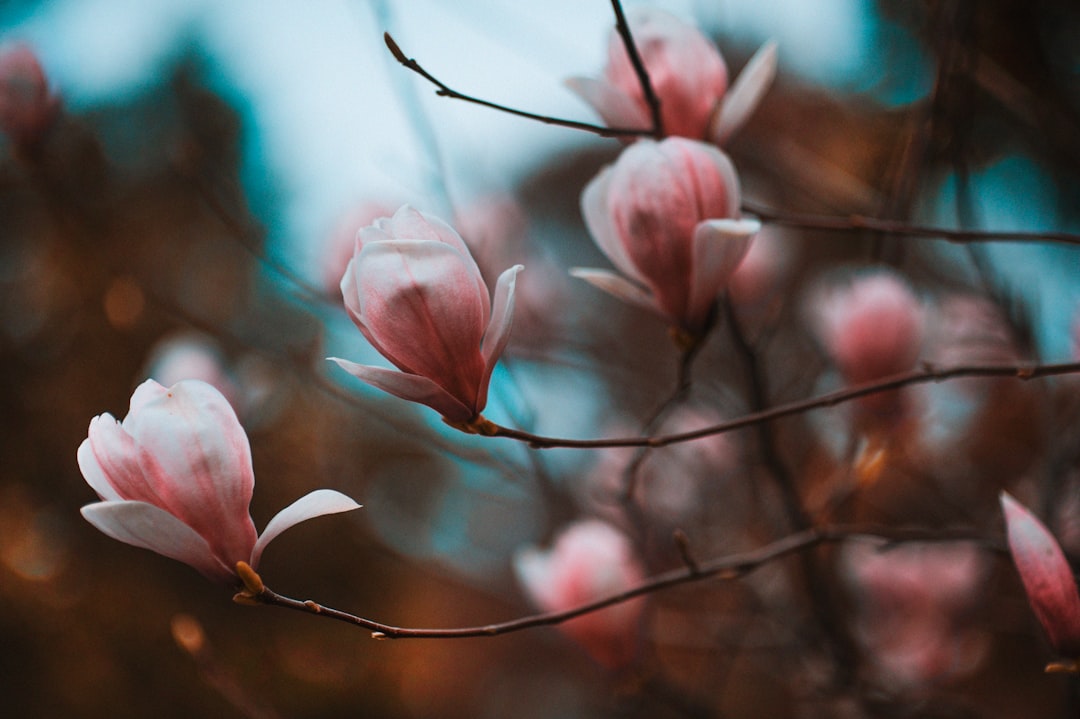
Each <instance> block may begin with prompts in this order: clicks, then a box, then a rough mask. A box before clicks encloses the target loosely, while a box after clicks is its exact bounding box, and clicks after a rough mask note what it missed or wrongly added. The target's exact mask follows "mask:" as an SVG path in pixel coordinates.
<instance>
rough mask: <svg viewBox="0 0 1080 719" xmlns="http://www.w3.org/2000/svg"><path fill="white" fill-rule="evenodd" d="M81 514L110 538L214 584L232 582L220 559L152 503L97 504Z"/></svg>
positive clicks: (208, 546) (231, 573) (85, 508)
mask: <svg viewBox="0 0 1080 719" xmlns="http://www.w3.org/2000/svg"><path fill="white" fill-rule="evenodd" d="M82 515H83V517H85V518H86V521H88V522H90V524H92V525H94V526H95V527H97V528H98V529H99V530H101V531H102V532H104V533H105V534H107V535H108V536H110V537H112V538H113V539H116V540H119V541H121V542H124V543H125V544H130V545H132V546H135V547H142V548H143V549H149V550H151V551H154V552H157V553H158V554H160V555H162V556H165V557H169V558H170V559H176V560H179V561H181V562H184V563H185V564H188V565H191V566H192V567H194V568H195V569H197V570H199V572H201V573H202V574H203V575H205V576H206V577H209V578H210V579H213V580H215V581H220V582H226V583H229V582H231V581H232V580H233V577H234V574H233V571H232V570H231V569H230V568H229V567H228V566H226V565H225V563H224V561H223V560H222V559H221V558H218V557H215V556H214V553H213V551H212V550H211V549H210V545H209V544H207V542H206V540H205V539H203V538H202V537H201V536H199V534H198V533H197V532H196V531H195V530H194V529H192V528H191V527H189V526H187V525H186V524H184V523H183V522H181V521H180V520H179V519H177V518H176V517H174V516H172V515H171V514H169V513H168V512H166V511H165V510H163V509H160V508H158V507H155V506H154V505H152V504H147V503H146V502H98V503H97V504H90V505H87V506H85V507H83V508H82ZM240 559H243V557H238V558H237V561H239V560H240ZM227 561H232V558H229V559H228V560H227Z"/></svg>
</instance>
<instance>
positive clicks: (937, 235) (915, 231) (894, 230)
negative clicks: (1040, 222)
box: [742, 201, 1080, 245]
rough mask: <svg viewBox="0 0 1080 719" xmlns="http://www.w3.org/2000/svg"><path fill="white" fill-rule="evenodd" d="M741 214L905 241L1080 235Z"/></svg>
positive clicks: (1076, 239) (755, 207) (1077, 241)
mask: <svg viewBox="0 0 1080 719" xmlns="http://www.w3.org/2000/svg"><path fill="white" fill-rule="evenodd" d="M742 210H743V212H748V213H750V214H752V215H755V216H756V217H758V218H759V219H760V220H761V221H762V222H764V223H765V224H773V225H784V226H786V227H797V228H800V229H804V230H828V231H830V232H850V233H863V232H867V231H870V232H879V233H882V234H887V235H902V236H905V237H925V238H930V239H940V240H945V241H947V242H954V243H958V244H966V243H971V242H1055V243H1059V244H1065V245H1080V234H1077V233H1073V232H1020V231H1013V230H954V229H948V228H945V227H931V226H928V225H912V224H908V223H906V222H902V221H899V220H882V219H878V218H874V217H866V216H865V215H847V216H840V215H817V214H811V213H803V212H784V211H782V210H775V209H773V208H770V207H767V206H765V205H761V204H758V203H757V202H752V201H743V203H742Z"/></svg>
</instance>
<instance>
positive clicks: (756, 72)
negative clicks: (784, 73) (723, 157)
mask: <svg viewBox="0 0 1080 719" xmlns="http://www.w3.org/2000/svg"><path fill="white" fill-rule="evenodd" d="M775 77H776V42H774V41H772V40H770V41H769V42H767V43H765V44H764V45H762V46H761V47H760V48H759V49H758V51H757V52H755V53H754V56H753V57H752V58H750V61H749V62H747V63H746V67H744V68H743V71H742V72H741V73H739V77H738V78H737V79H736V80H735V84H734V85H732V86H731V89H730V90H728V92H727V94H726V95H725V96H724V99H723V101H722V102H721V105H720V111H719V112H718V113H716V117H715V118H714V119H713V124H712V130H711V132H710V135H711V139H712V141H713V142H714V143H716V144H717V145H723V144H724V143H726V142H727V141H728V140H729V139H730V138H731V137H732V135H734V134H735V133H736V132H738V131H739V129H740V128H741V127H742V126H743V125H744V124H746V121H747V120H748V119H749V117H750V115H752V114H753V112H754V110H756V109H757V106H758V104H759V103H760V102H761V98H762V97H763V96H764V95H765V93H766V92H767V91H768V89H769V87H771V86H772V83H773V79H774V78H775Z"/></svg>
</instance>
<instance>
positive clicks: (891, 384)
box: [476, 362, 1080, 449]
mask: <svg viewBox="0 0 1080 719" xmlns="http://www.w3.org/2000/svg"><path fill="white" fill-rule="evenodd" d="M1076 373H1080V362H1061V363H1057V364H1035V363H1014V364H987V365H958V366H954V367H934V366H933V365H931V364H924V365H923V368H922V369H921V370H914V371H911V372H904V373H902V374H898V375H893V376H892V377H886V378H885V379H883V380H877V381H874V382H866V383H863V384H859V385H855V386H853V387H849V388H847V389H842V390H837V391H836V392H830V393H828V394H823V395H819V396H817V397H810V398H808V399H804V400H799V401H797V402H789V403H787V404H782V405H779V406H777V407H772V408H770V409H766V410H762V411H760V412H751V413H749V414H746V415H743V416H742V417H739V418H738V419H734V420H731V421H729V422H723V423H721V424H714V425H710V426H708V427H702V428H701V429H696V430H692V431H690V432H680V433H678V434H665V435H656V436H651V437H618V438H612V439H567V438H560V437H546V436H543V435H535V434H529V433H528V432H521V431H518V430H515V429H511V428H509V427H500V426H499V425H496V424H494V423H491V422H487V421H486V420H482V422H483V423H482V424H481V425H479V426H478V427H477V429H476V431H477V433H478V434H484V435H486V436H490V437H508V438H510V439H516V440H519V441H522V442H527V443H528V444H529V445H530V446H532V447H535V448H538V449H548V448H551V447H569V448H576V449H598V448H602V447H666V446H667V445H669V444H676V443H678V442H689V441H691V440H695V439H700V438H702V437H709V436H711V435H714V434H723V433H724V432H732V431H734V430H737V429H742V428H743V427H751V426H753V425H756V424H760V423H762V422H769V421H772V420H774V419H779V418H781V417H788V416H791V415H796V414H802V413H804V412H809V411H811V410H815V409H821V408H823V407H833V406H836V405H839V404H843V403H845V402H850V401H852V400H855V399H858V398H859V397H866V396H868V395H873V394H878V393H879V392H887V391H889V390H893V389H899V388H901V387H906V386H908V385H916V384H927V383H929V382H944V381H947V380H952V379H959V378H961V377H1002V378H1008V377H1012V378H1014V379H1019V380H1031V379H1039V378H1042V377H1051V376H1056V375H1064V374H1076Z"/></svg>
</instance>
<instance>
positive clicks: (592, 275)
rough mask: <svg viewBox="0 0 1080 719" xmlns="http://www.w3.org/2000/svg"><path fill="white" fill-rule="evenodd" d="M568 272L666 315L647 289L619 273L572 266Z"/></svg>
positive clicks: (626, 300)
mask: <svg viewBox="0 0 1080 719" xmlns="http://www.w3.org/2000/svg"><path fill="white" fill-rule="evenodd" d="M570 274H571V275H573V276H574V277H577V278H578V279H581V280H585V281H586V282H588V283H589V284H590V285H592V286H593V287H597V288H599V289H601V290H603V291H604V292H607V293H608V294H610V295H614V296H615V297H618V298H619V299H620V300H623V301H624V302H629V303H630V304H632V305H636V306H638V307H641V308H643V309H646V310H648V311H650V312H652V313H654V314H660V315H662V316H664V317H666V316H667V315H664V313H663V312H662V311H661V310H660V308H659V307H657V305H656V300H655V299H654V298H653V296H652V295H651V294H649V293H648V291H646V290H644V289H642V288H641V287H639V286H637V285H635V284H634V283H633V282H631V281H630V280H628V279H626V278H625V277H623V276H621V275H617V274H615V273H614V272H609V271H608V270H598V269H593V268H590V267H572V268H570Z"/></svg>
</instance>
